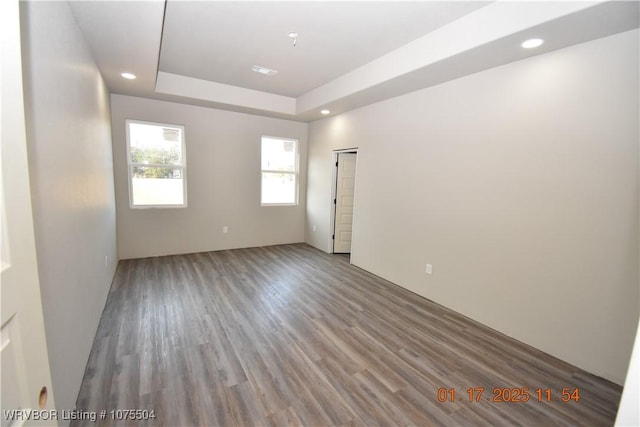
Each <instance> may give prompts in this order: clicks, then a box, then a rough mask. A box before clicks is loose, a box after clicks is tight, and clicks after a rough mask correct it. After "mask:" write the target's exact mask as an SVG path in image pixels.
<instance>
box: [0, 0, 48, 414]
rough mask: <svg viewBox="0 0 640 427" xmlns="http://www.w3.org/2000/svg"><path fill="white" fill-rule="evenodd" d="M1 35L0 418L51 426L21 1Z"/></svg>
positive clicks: (5, 4)
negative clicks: (24, 83)
mask: <svg viewBox="0 0 640 427" xmlns="http://www.w3.org/2000/svg"><path fill="white" fill-rule="evenodd" d="M0 40H1V43H2V48H1V50H0V56H1V60H0V62H1V64H2V65H1V67H0V81H1V86H0V99H1V101H2V104H0V105H1V107H0V108H1V113H0V115H1V122H0V137H1V138H2V139H1V147H2V150H1V151H0V153H1V154H0V165H1V176H2V183H1V185H0V193H1V194H0V203H1V206H0V211H1V212H2V219H1V222H2V224H1V225H2V228H1V229H2V235H1V236H0V245H1V246H0V247H1V252H0V270H1V276H0V279H1V281H0V300H1V301H0V305H1V307H2V311H1V316H0V317H1V319H0V322H1V323H0V328H1V329H0V351H1V352H0V361H1V366H0V383H1V387H2V388H1V393H2V404H1V406H2V413H1V414H0V415H1V416H0V419H1V423H0V424H1V425H2V426H14V425H16V426H19V425H47V426H51V425H58V423H57V422H56V420H55V419H51V418H50V417H51V416H53V417H54V418H55V414H53V413H51V412H48V411H39V410H40V409H53V408H54V402H53V395H52V389H51V373H50V370H49V357H48V353H47V345H46V341H45V332H44V321H43V314H42V300H41V298H40V284H39V280H38V266H37V259H36V248H35V239H34V232H33V216H32V211H31V192H30V187H29V167H28V161H27V140H26V134H25V119H24V100H23V94H22V65H21V52H20V17H19V5H18V0H3V1H2V2H0ZM45 387H46V389H45ZM31 410H36V411H38V412H37V413H36V412H31ZM38 419H40V420H39V421H38Z"/></svg>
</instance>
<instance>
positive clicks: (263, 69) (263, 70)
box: [251, 65, 278, 76]
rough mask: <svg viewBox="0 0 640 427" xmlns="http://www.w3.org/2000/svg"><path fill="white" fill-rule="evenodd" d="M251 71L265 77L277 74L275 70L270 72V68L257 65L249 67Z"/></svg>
mask: <svg viewBox="0 0 640 427" xmlns="http://www.w3.org/2000/svg"><path fill="white" fill-rule="evenodd" d="M251 70H253V71H255V72H256V73H260V74H264V75H265V76H273V75H274V74H278V72H277V71H276V70H272V69H271V68H267V67H261V66H259V65H254V66H253V67H251Z"/></svg>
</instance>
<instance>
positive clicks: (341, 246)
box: [333, 153, 356, 253]
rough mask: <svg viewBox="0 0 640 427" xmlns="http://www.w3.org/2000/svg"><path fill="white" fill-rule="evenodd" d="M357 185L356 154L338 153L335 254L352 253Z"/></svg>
mask: <svg viewBox="0 0 640 427" xmlns="http://www.w3.org/2000/svg"><path fill="white" fill-rule="evenodd" d="M355 183H356V154H355V153H338V172H337V174H336V199H335V203H336V215H335V230H334V239H333V252H334V253H351V233H352V230H353V194H354V190H355Z"/></svg>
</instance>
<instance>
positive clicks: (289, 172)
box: [260, 136, 298, 206]
mask: <svg viewBox="0 0 640 427" xmlns="http://www.w3.org/2000/svg"><path fill="white" fill-rule="evenodd" d="M261 154H262V155H261V157H262V161H261V164H262V191H261V196H260V198H261V204H262V206H290V205H291V206H292V205H297V204H298V140H296V139H289V138H276V137H272V136H263V137H262V151H261Z"/></svg>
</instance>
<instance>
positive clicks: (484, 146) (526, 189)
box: [306, 30, 640, 384]
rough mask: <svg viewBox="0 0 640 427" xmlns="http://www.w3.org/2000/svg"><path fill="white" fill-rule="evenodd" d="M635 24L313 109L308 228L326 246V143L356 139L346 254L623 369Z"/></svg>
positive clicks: (631, 252)
mask: <svg viewBox="0 0 640 427" xmlns="http://www.w3.org/2000/svg"><path fill="white" fill-rule="evenodd" d="M638 39H639V37H638V31H637V30H635V31H631V32H626V33H622V34H619V35H615V36H611V37H607V38H603V39H599V40H595V41H592V42H589V43H585V44H581V45H577V46H574V47H570V48H566V49H563V50H558V51H555V52H551V53H549V54H545V55H540V56H536V57H532V58H529V59H526V60H523V61H519V62H516V63H512V64H509V65H505V66H502V67H498V68H494V69H491V70H487V71H484V72H481V73H477V74H474V75H471V76H468V77H464V78H461V79H458V80H455V81H451V82H448V83H445V84H442V85H439V86H436V87H432V88H428V89H425V90H421V91H418V92H414V93H411V94H408V95H404V96H401V97H398V98H394V99H390V100H387V101H384V102H380V103H377V104H374V105H370V106H367V107H364V108H361V109H358V110H354V111H351V112H348V113H345V114H342V115H339V116H336V117H332V118H328V119H325V120H321V121H317V122H314V123H312V124H311V125H310V127H309V159H308V168H309V173H308V188H307V200H308V202H307V222H306V240H307V242H308V243H310V244H312V245H314V246H316V247H318V248H320V249H323V250H326V251H328V250H329V244H328V237H329V236H330V235H331V231H330V230H329V223H330V210H331V200H330V197H331V173H332V169H331V155H332V150H335V149H341V148H350V147H359V153H358V164H357V177H356V195H355V216H354V231H353V246H352V262H353V263H354V264H355V265H357V266H359V267H362V268H364V269H365V270H368V271H371V272H373V273H375V274H377V275H379V276H382V277H384V278H386V279H389V280H390V281H392V282H394V283H397V284H399V285H401V286H403V287H405V288H407V289H409V290H411V291H413V292H416V293H418V294H420V295H423V296H425V297H427V298H429V299H431V300H433V301H436V302H438V303H440V304H443V305H445V306H447V307H450V308H452V309H454V310H456V311H458V312H460V313H462V314H464V315H467V316H469V317H471V318H473V319H476V320H478V321H480V322H481V323H484V324H486V325H488V326H490V327H492V328H495V329H497V330H499V331H501V332H503V333H505V334H507V335H509V336H512V337H514V338H516V339H519V340H521V341H524V342H526V343H528V344H531V345H533V346H534V347H536V348H539V349H541V350H543V351H545V352H548V353H550V354H552V355H554V356H557V357H559V358H561V359H564V360H566V361H568V362H571V363H573V364H575V365H577V366H580V367H582V368H584V369H586V370H588V371H590V372H593V373H595V374H597V375H600V376H603V377H605V378H608V379H610V380H612V381H615V382H617V383H619V384H622V382H623V381H624V378H625V372H626V369H627V365H628V362H629V357H630V354H631V348H632V345H633V337H634V334H635V328H636V324H637V321H638V312H639V307H638V306H639V300H640V296H639V286H638V283H639V280H638V279H639V278H638V268H639V266H638V181H639V175H638V155H639V153H638V143H639V135H638V127H639V116H640V113H639V110H638V104H639V102H638ZM314 225H315V226H316V227H317V229H316V231H315V232H314V231H313V226H314ZM426 263H430V264H433V275H431V276H429V275H426V274H425V265H426ZM391 314H392V313H391Z"/></svg>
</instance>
